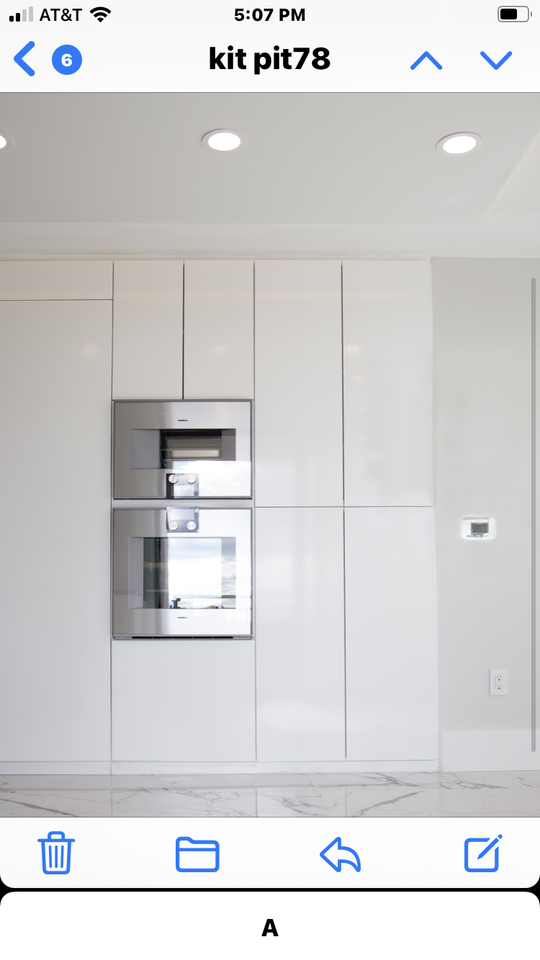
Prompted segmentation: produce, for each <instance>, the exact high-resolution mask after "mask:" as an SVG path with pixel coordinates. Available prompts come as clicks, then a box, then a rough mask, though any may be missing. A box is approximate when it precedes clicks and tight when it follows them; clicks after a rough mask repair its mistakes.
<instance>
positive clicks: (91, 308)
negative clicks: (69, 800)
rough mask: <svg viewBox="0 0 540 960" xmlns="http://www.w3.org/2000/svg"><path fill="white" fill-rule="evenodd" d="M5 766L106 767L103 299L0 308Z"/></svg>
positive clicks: (107, 335)
mask: <svg viewBox="0 0 540 960" xmlns="http://www.w3.org/2000/svg"><path fill="white" fill-rule="evenodd" d="M0 328H1V339H2V350H1V352H0V396H1V402H0V410H1V419H2V454H3V466H2V497H1V499H0V528H1V530H2V545H3V549H2V571H1V575H0V576H1V583H2V604H1V606H0V644H1V647H2V670H1V672H0V731H1V732H0V755H1V757H2V760H4V761H106V760H108V759H109V702H110V693H109V657H110V610H109V598H110V571H109V558H110V383H111V304H110V301H109V302H100V301H95V302H92V301H88V300H87V301H72V302H70V301H66V300H63V301H47V302H39V301H29V302H11V303H1V304H0Z"/></svg>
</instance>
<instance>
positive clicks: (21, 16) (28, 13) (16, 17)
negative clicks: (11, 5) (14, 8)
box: [9, 7, 34, 23]
mask: <svg viewBox="0 0 540 960" xmlns="http://www.w3.org/2000/svg"><path fill="white" fill-rule="evenodd" d="M33 19H34V8H33V7H28V10H22V11H21V13H15V14H12V16H11V17H10V18H9V22H10V23H26V21H28V22H29V23H32V21H33Z"/></svg>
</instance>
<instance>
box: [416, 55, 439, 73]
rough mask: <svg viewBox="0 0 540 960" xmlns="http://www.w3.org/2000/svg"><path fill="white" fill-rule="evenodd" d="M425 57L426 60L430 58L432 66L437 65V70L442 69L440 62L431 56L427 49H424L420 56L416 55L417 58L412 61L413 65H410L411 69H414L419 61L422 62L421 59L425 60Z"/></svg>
mask: <svg viewBox="0 0 540 960" xmlns="http://www.w3.org/2000/svg"><path fill="white" fill-rule="evenodd" d="M426 57H427V58H428V60H431V62H432V64H433V66H434V67H437V70H442V64H440V63H439V62H438V61H437V60H436V59H435V57H432V56H431V54H430V53H428V52H427V50H426V52H425V53H423V54H422V56H421V57H418V60H415V61H414V63H413V65H412V67H411V70H416V68H417V66H418V65H419V64H420V63H422V60H425V59H426Z"/></svg>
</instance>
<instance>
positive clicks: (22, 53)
mask: <svg viewBox="0 0 540 960" xmlns="http://www.w3.org/2000/svg"><path fill="white" fill-rule="evenodd" d="M32 47H35V43H34V41H33V40H31V41H30V43H27V44H26V46H25V47H23V48H22V50H19V52H18V53H16V54H15V56H14V57H13V59H14V61H15V63H16V64H17V65H18V66H19V67H22V69H23V70H24V72H25V73H27V74H28V76H29V77H33V76H34V74H35V72H36V71H35V70H32V67H29V66H28V64H27V63H25V61H24V60H23V57H25V56H26V54H27V53H29V52H30V50H31V49H32Z"/></svg>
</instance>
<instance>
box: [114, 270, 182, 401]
mask: <svg viewBox="0 0 540 960" xmlns="http://www.w3.org/2000/svg"><path fill="white" fill-rule="evenodd" d="M183 287H184V265H183V263H182V261H181V260H117V261H116V262H115V264H114V344H113V399H114V400H181V399H182V309H183Z"/></svg>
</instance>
